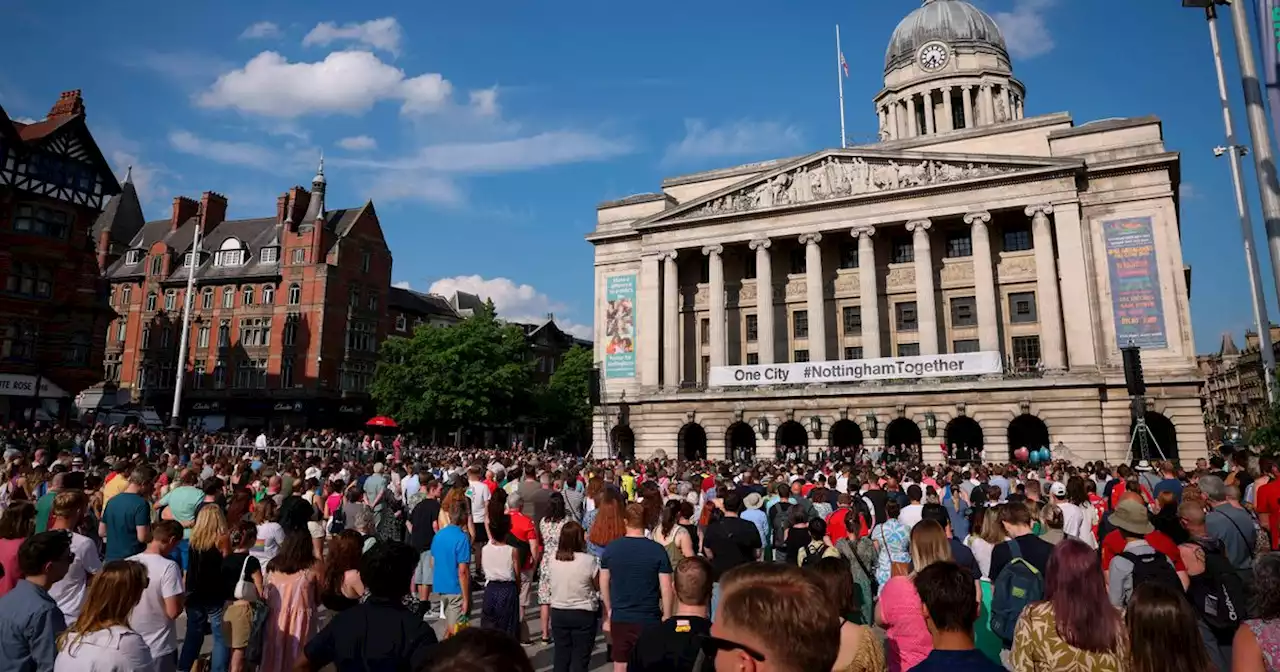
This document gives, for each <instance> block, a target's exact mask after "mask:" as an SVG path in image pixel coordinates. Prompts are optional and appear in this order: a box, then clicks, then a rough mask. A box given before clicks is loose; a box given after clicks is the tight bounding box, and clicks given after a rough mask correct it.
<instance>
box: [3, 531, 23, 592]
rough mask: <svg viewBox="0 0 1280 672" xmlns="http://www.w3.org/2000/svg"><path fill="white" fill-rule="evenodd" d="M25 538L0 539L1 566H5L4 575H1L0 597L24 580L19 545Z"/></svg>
mask: <svg viewBox="0 0 1280 672" xmlns="http://www.w3.org/2000/svg"><path fill="white" fill-rule="evenodd" d="M23 541H24V540H23V539H0V567H3V568H4V576H0V597H4V596H5V595H7V594H8V593H9V591H11V590H13V587H14V586H16V585H18V581H21V580H22V570H20V569H18V547H19V546H22V542H23Z"/></svg>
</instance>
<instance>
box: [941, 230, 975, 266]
mask: <svg viewBox="0 0 1280 672" xmlns="http://www.w3.org/2000/svg"><path fill="white" fill-rule="evenodd" d="M972 256H973V238H972V237H971V236H970V234H969V232H967V231H952V232H951V233H948V234H947V258H948V259H956V258H958V257H972Z"/></svg>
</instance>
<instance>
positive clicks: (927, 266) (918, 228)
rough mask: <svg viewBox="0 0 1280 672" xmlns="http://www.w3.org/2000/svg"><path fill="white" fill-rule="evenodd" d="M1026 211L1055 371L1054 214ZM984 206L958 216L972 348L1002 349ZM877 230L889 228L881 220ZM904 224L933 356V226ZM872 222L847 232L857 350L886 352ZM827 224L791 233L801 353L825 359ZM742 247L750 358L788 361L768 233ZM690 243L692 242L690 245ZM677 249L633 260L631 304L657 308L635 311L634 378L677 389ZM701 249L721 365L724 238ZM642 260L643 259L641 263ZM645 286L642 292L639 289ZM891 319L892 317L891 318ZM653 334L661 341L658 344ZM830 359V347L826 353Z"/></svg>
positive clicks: (1047, 357) (1061, 362)
mask: <svg viewBox="0 0 1280 672" xmlns="http://www.w3.org/2000/svg"><path fill="white" fill-rule="evenodd" d="M1024 213H1025V215H1026V216H1027V217H1029V218H1030V219H1031V235H1032V242H1033V247H1034V250H1035V251H1034V254H1035V259H1036V304H1037V310H1036V314H1037V319H1038V322H1039V337H1040V350H1041V361H1042V363H1043V365H1044V368H1045V369H1046V370H1047V371H1049V372H1057V371H1061V370H1063V369H1065V367H1066V351H1065V343H1064V337H1063V324H1062V319H1061V315H1062V312H1061V308H1060V305H1061V298H1060V296H1059V286H1058V272H1057V259H1056V258H1055V255H1054V242H1053V240H1054V234H1053V229H1052V227H1051V225H1050V219H1049V216H1050V215H1051V214H1053V206H1051V205H1048V204H1037V205H1030V206H1027V207H1026V208H1025V210H1024ZM990 222H991V214H990V213H988V212H985V211H976V212H970V213H968V214H966V215H965V216H964V223H965V224H967V225H968V226H969V229H970V236H971V244H972V250H973V251H972V263H973V268H974V274H973V280H974V295H975V309H976V317H977V326H978V341H979V349H980V350H982V351H1002V350H1003V348H1002V347H1001V342H1000V327H999V321H1000V317H999V313H998V310H997V306H998V301H999V288H998V287H997V286H996V277H995V268H994V262H995V259H994V258H993V255H992V251H991V236H990V231H989V227H988V225H989V223H990ZM879 228H880V229H890V228H892V227H889V226H882V227H879ZM905 228H906V229H907V230H908V231H910V232H911V236H912V247H913V252H914V262H913V265H914V270H915V301H916V312H917V321H918V332H919V350H920V354H921V355H936V354H940V353H941V352H942V351H943V348H940V346H939V342H938V335H939V331H940V330H939V326H938V325H939V322H938V320H939V312H938V311H939V306H938V301H937V296H938V294H937V288H936V285H935V282H934V270H935V269H934V264H933V253H932V245H931V236H930V231H932V230H933V229H934V227H933V222H932V221H931V220H929V219H916V220H912V221H909V222H907V223H906V225H905ZM876 231H877V227H875V226H856V227H853V228H852V229H851V230H850V231H849V234H850V235H851V236H852V237H853V238H855V239H856V240H857V244H858V279H859V287H860V297H859V305H860V307H861V319H862V325H861V336H862V356H863V358H864V359H874V358H877V357H882V356H886V355H888V354H891V353H882V352H881V343H882V338H881V324H880V323H881V320H880V317H881V316H880V299H879V296H880V291H881V287H880V282H879V271H878V267H879V266H880V264H879V261H878V260H877V259H876V249H875V245H874V244H873V242H872V241H873V236H875V234H876ZM833 235H834V234H832V233H831V232H811V233H804V234H801V235H800V236H799V237H798V240H799V242H800V243H801V244H802V245H804V255H805V304H806V310H807V313H808V327H809V333H808V350H809V360H810V361H828V359H829V358H828V356H827V352H826V348H827V337H826V332H827V324H826V310H825V302H826V296H825V286H824V284H825V274H824V271H823V264H822V250H821V247H820V243H821V242H822V240H823V239H824V237H826V238H828V239H830V238H831V237H832V236H833ZM748 246H749V248H750V249H751V250H752V251H754V253H755V262H756V278H757V280H756V289H757V292H756V306H757V309H756V311H755V315H756V328H757V336H756V340H755V342H756V344H757V350H756V355H757V358H758V362H759V364H776V363H782V362H786V361H788V358H787V357H786V356H785V353H784V356H782V357H779V356H778V353H777V352H776V351H775V348H776V346H775V328H776V326H775V318H774V309H773V306H774V305H775V301H774V285H773V263H772V254H771V250H772V248H773V244H772V241H771V240H770V239H769V238H767V237H762V238H757V239H754V240H751V241H749V243H748ZM695 249H696V248H695ZM687 252H688V251H686V250H664V251H662V252H660V253H658V254H656V255H649V256H647V257H645V258H644V260H643V261H642V267H641V276H642V278H641V283H640V284H641V292H642V296H641V297H640V302H641V305H642V307H644V306H647V307H648V308H649V309H650V312H648V313H647V314H649V315H655V314H659V312H660V314H661V323H660V328H659V325H658V324H655V323H654V321H647V322H648V324H647V325H646V324H644V322H646V321H645V320H644V319H643V318H641V321H642V325H641V329H642V333H641V343H640V344H639V345H640V356H641V359H642V362H644V361H645V360H648V362H647V364H642V365H641V367H640V376H641V381H640V382H641V384H644V385H655V386H656V385H658V384H659V382H660V383H661V385H662V386H663V387H667V388H677V387H679V386H680V383H681V382H682V380H681V379H682V373H683V363H684V359H685V358H684V352H683V351H684V347H683V344H684V343H685V342H688V341H684V340H682V338H681V334H680V292H679V283H680V277H679V275H680V274H679V267H678V264H677V258H678V257H679V255H680V254H685V253H687ZM700 252H701V253H702V254H703V255H704V256H705V257H706V258H707V264H708V283H707V289H708V292H709V296H708V304H707V305H708V313H709V327H710V329H709V334H708V337H709V338H708V343H707V349H708V353H707V354H708V355H709V360H710V364H711V366H725V365H727V364H728V356H727V348H728V338H727V325H728V318H727V312H728V311H727V300H726V291H725V279H724V259H723V257H724V246H723V245H721V244H709V245H705V246H703V247H702V248H701V250H700ZM645 262H648V264H649V265H646V263H645ZM658 262H661V265H662V277H661V285H662V291H661V304H662V305H661V311H659V310H658V307H657V306H656V305H654V303H656V301H653V300H647V299H649V298H650V297H652V299H656V298H657V296H658V287H657V281H658V277H657V275H658V274H657V266H658ZM645 292H650V297H646V296H644V295H643V294H644V293H645ZM891 319H892V318H891ZM659 332H660V334H661V343H660V344H659V343H658V338H659ZM659 347H660V348H661V352H663V353H664V356H665V358H664V361H663V366H662V372H661V373H662V375H661V381H659V380H658V364H657V361H658V358H657V357H656V353H657V352H659ZM835 358H836V359H838V358H839V355H838V354H837V356H836V357H835Z"/></svg>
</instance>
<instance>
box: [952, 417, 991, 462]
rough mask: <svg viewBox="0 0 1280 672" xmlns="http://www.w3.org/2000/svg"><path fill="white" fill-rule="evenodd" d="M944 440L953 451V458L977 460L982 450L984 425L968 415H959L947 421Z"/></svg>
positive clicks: (966, 460)
mask: <svg viewBox="0 0 1280 672" xmlns="http://www.w3.org/2000/svg"><path fill="white" fill-rule="evenodd" d="M943 440H944V441H946V443H947V448H948V450H950V451H951V459H953V460H959V461H961V462H969V461H970V460H976V459H978V454H979V453H980V452H981V451H982V425H979V424H978V421H977V420H974V419H973V418H971V417H969V416H967V415H958V416H956V417H954V418H952V419H951V422H948V423H947V429H946V431H945V432H944V433H943Z"/></svg>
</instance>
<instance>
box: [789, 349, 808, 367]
mask: <svg viewBox="0 0 1280 672" xmlns="http://www.w3.org/2000/svg"><path fill="white" fill-rule="evenodd" d="M791 361H792V362H795V363H797V364H799V363H801V362H807V361H809V351H808V350H796V351H795V352H793V353H791Z"/></svg>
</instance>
